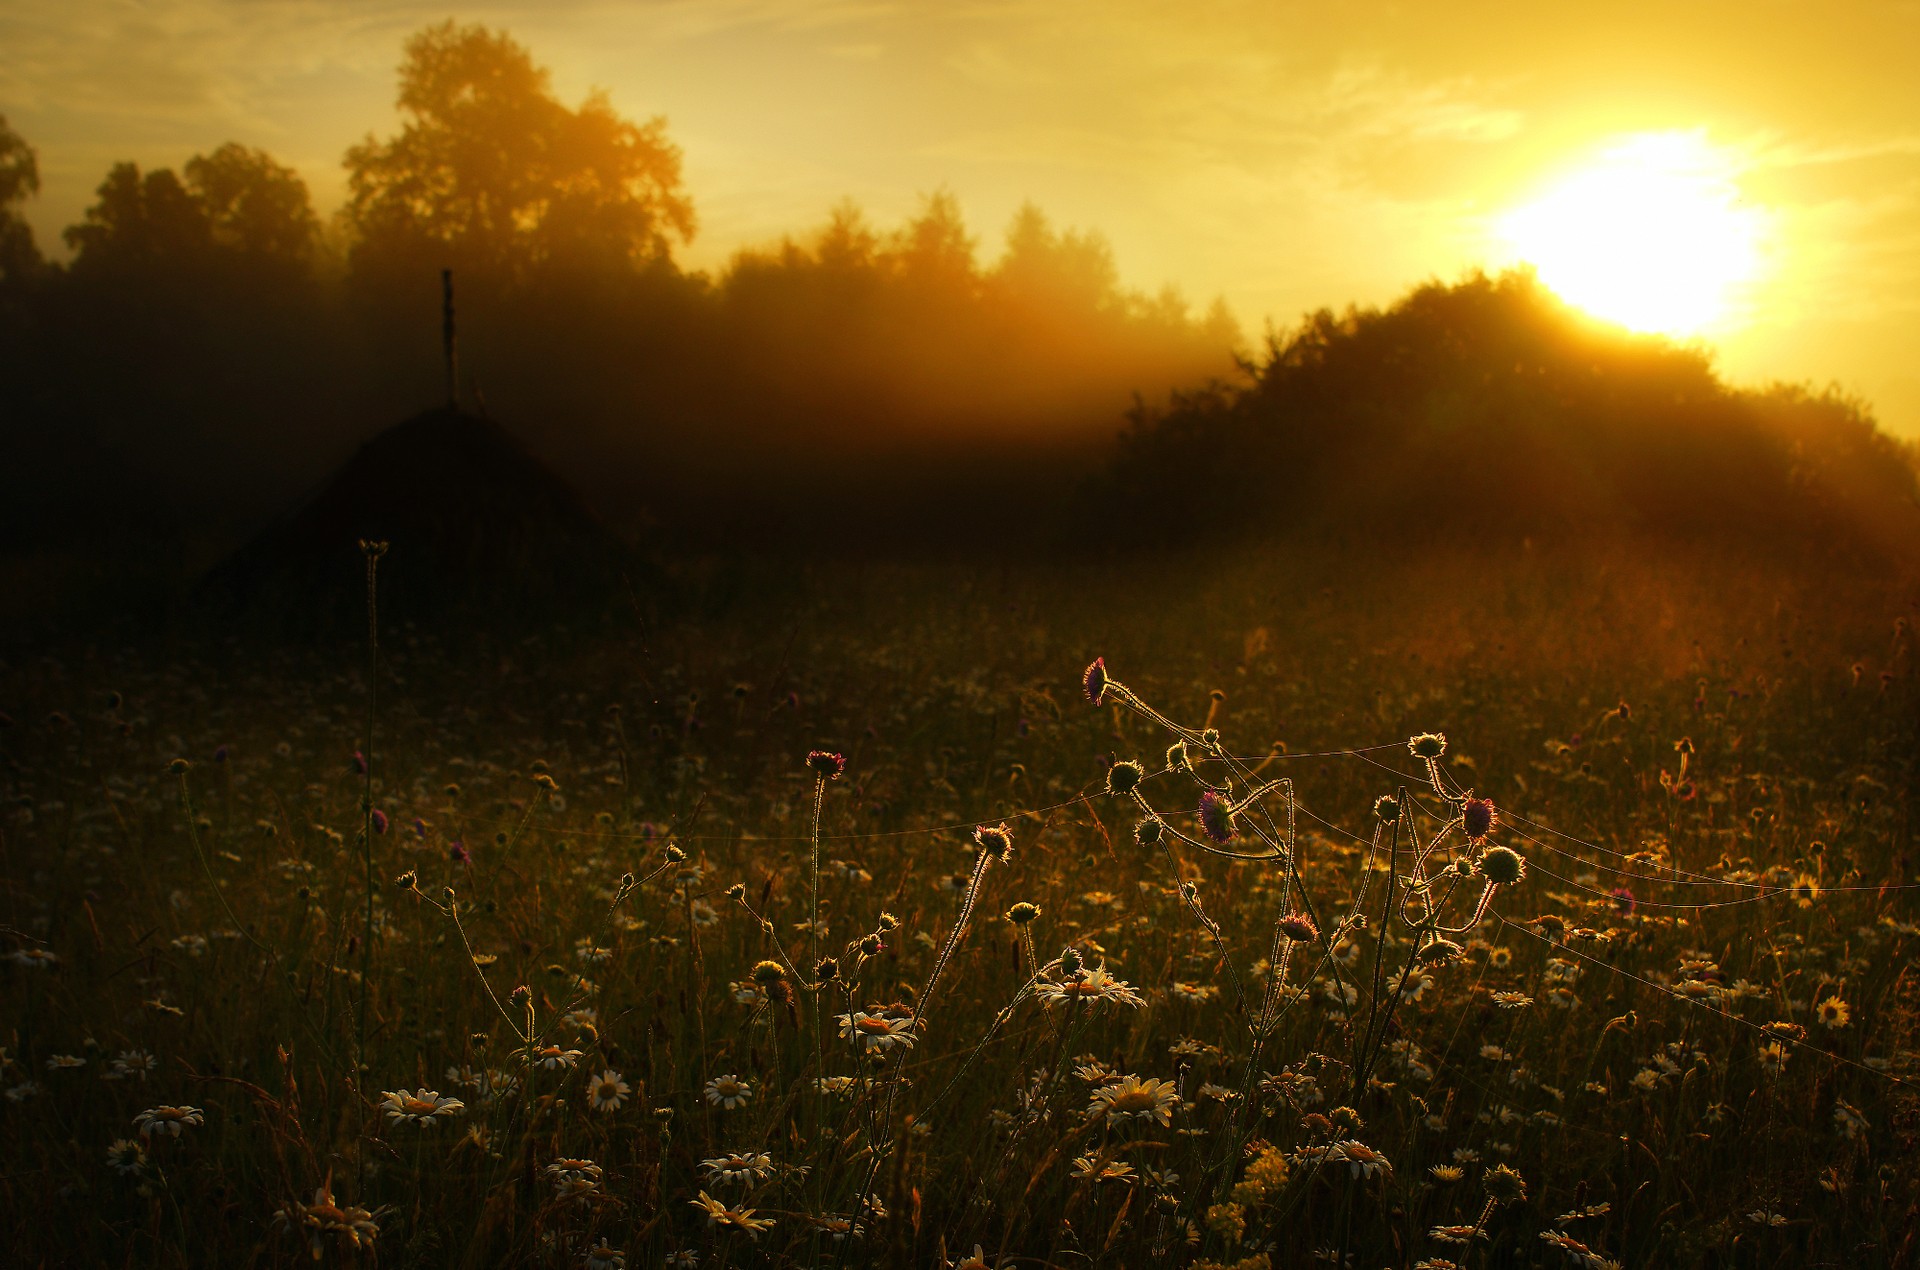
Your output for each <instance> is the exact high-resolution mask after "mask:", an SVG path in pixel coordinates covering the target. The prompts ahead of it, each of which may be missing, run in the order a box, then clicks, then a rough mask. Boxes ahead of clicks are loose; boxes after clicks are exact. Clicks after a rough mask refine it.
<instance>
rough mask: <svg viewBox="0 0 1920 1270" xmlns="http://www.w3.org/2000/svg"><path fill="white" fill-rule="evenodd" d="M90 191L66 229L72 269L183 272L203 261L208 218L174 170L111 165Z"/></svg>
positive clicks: (210, 236)
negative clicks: (90, 200)
mask: <svg viewBox="0 0 1920 1270" xmlns="http://www.w3.org/2000/svg"><path fill="white" fill-rule="evenodd" d="M95 193H96V194H97V195H98V200H97V201H96V202H95V203H94V204H93V206H91V207H89V208H88V209H87V213H86V219H85V220H84V221H82V222H81V223H80V224H78V225H69V226H68V227H67V229H66V233H65V237H66V240H67V245H68V246H69V247H71V248H73V250H74V253H75V254H74V261H73V268H74V271H75V273H77V274H87V273H96V272H102V271H113V272H124V271H130V270H141V269H153V268H156V267H159V268H170V269H175V270H185V269H187V268H189V267H191V266H192V265H195V264H202V263H204V262H205V260H206V257H207V255H208V254H209V252H210V250H211V248H212V247H213V225H212V222H211V221H210V220H209V219H208V217H207V211H206V208H205V207H203V206H202V205H201V203H200V200H199V199H197V198H195V197H194V196H193V193H192V191H190V190H188V189H187V187H186V186H185V185H184V184H183V183H182V182H181V180H180V178H179V176H177V175H176V174H175V173H174V171H173V169H171V168H157V169H155V170H154V171H152V172H149V173H147V174H146V175H145V176H142V175H141V174H140V168H139V166H138V165H137V164H133V163H116V164H114V166H113V170H112V171H110V172H108V173H107V179H106V180H104V181H102V182H101V183H100V188H99V189H98V190H97V191H95Z"/></svg>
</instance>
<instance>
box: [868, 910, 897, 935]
mask: <svg viewBox="0 0 1920 1270" xmlns="http://www.w3.org/2000/svg"><path fill="white" fill-rule="evenodd" d="M899 925H900V919H899V918H897V917H895V916H894V915H893V914H892V913H889V912H887V911H886V910H884V909H882V910H881V912H880V920H879V921H877V922H875V923H874V924H873V926H874V929H875V930H878V931H882V932H885V931H890V930H894V929H896V928H898V927H899Z"/></svg>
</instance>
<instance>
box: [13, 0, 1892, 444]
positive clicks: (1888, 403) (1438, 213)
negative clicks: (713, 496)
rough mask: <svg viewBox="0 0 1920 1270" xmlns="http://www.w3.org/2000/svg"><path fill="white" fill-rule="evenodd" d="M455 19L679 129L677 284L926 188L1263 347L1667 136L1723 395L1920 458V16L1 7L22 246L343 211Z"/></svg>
mask: <svg viewBox="0 0 1920 1270" xmlns="http://www.w3.org/2000/svg"><path fill="white" fill-rule="evenodd" d="M449 17H451V18H457V19H458V20H460V21H463V22H480V23H484V24H487V25H489V26H492V27H495V28H501V29H505V30H507V31H509V32H511V33H512V34H513V35H514V36H515V37H516V38H518V39H519V40H520V41H521V42H522V43H523V44H525V45H526V46H527V47H528V48H529V49H531V51H532V53H533V55H534V57H535V59H536V60H537V61H539V62H540V63H541V64H543V65H545V66H547V67H548V68H550V69H551V71H552V73H553V83H554V87H555V89H556V91H557V93H558V94H559V95H560V96H561V97H562V98H563V99H566V100H568V101H570V102H575V101H578V100H579V99H580V98H581V97H583V96H584V95H585V94H586V93H587V92H588V91H589V90H591V89H593V88H604V89H605V90H607V92H608V93H609V95H610V96H611V98H612V101H613V103H614V105H615V106H616V108H618V109H619V110H620V111H621V112H622V113H624V114H626V115H628V116H629V117H632V118H635V119H646V118H651V117H653V116H655V115H662V116H665V118H666V120H667V126H668V132H669V135H670V136H671V137H672V138H673V140H675V141H676V142H677V143H678V144H679V145H680V146H681V147H682V148H683V149H684V151H685V177H686V185H687V189H688V191H689V193H690V194H691V195H692V197H693V200H694V203H695V206H696V209H697V211H698V213H699V217H700V232H699V235H698V237H697V238H696V240H695V241H694V243H693V244H692V245H691V246H690V247H689V248H687V249H686V250H684V251H683V252H682V253H681V259H682V261H683V263H685V264H686V265H688V266H689V267H692V268H704V269H717V268H720V267H722V266H724V264H725V262H726V261H727V259H728V258H729V257H730V256H731V255H732V253H733V252H735V251H736V250H738V249H740V248H741V247H744V246H749V245H754V244H759V243H765V242H768V241H771V240H774V239H777V238H779V237H780V236H782V235H785V234H801V233H805V232H806V231H808V230H810V229H812V228H814V227H817V226H818V225H819V224H820V223H822V222H823V221H824V220H825V218H826V215H827V213H828V211H829V209H830V208H831V207H832V206H833V205H834V204H835V203H837V202H839V201H840V200H842V199H845V198H851V199H852V200H854V201H855V202H856V203H858V204H860V205H861V206H863V207H864V208H865V209H866V210H867V212H868V214H869V216H870V217H871V218H872V219H874V220H875V221H876V222H878V223H880V224H882V225H888V224H893V223H897V222H898V221H900V220H902V219H904V218H905V217H906V216H908V215H911V214H912V213H913V212H914V210H915V209H916V208H917V206H918V205H919V202H920V200H921V199H922V198H923V197H924V196H925V195H926V194H927V193H929V192H931V191H934V190H937V189H941V188H945V189H947V190H950V191H951V192H952V193H953V194H955V195H956V196H957V197H958V198H959V200H960V203H961V205H962V207H963V208H964V210H965V212H966V214H967V217H968V221H969V224H970V226H971V227H972V228H973V230H974V232H975V233H976V234H977V235H978V236H979V238H980V239H981V244H982V250H983V254H984V255H987V256H991V255H992V254H993V253H994V251H995V250H997V247H998V244H999V241H1000V238H1001V235H1002V233H1003V232H1004V229H1005V226H1006V225H1007V222H1008V221H1009V220H1010V219H1011V218H1012V216H1013V214H1014V212H1015V210H1016V209H1017V208H1018V207H1019V206H1020V205H1021V204H1022V203H1023V202H1026V201H1029V200H1030V201H1032V202H1034V203H1036V204H1038V205H1039V206H1040V207H1041V208H1043V209H1044V210H1045V211H1046V212H1047V213H1048V214H1049V215H1050V216H1051V217H1052V218H1053V219H1054V220H1055V221H1056V222H1058V223H1061V224H1065V225H1072V226H1077V227H1081V228H1087V229H1096V230H1099V231H1100V232H1102V233H1104V234H1105V235H1106V236H1107V238H1108V239H1109V240H1110V241H1111V243H1112V244H1113V248H1114V253H1115V256H1116V258H1117V261H1118V263H1119V267H1120V271H1121V275H1122V278H1123V280H1124V281H1125V282H1126V283H1127V284H1128V285H1130V286H1134V287H1138V288H1141V289H1145V290H1157V289H1159V288H1160V287H1161V286H1163V285H1166V284H1172V285H1174V286H1177V287H1178V288H1179V289H1180V290H1181V292H1182V293H1184V294H1185V295H1186V296H1187V297H1188V298H1189V299H1190V300H1192V301H1193V302H1194V303H1195V305H1196V306H1203V305H1205V304H1206V303H1208V302H1210V301H1211V300H1212V299H1213V298H1214V297H1215V296H1220V297H1224V298H1225V299H1226V301H1227V303H1228V304H1229V305H1230V306H1231V307H1232V309H1233V310H1234V312H1235V313H1236V314H1237V315H1238V316H1239V318H1240V320H1241V322H1242V324H1243V326H1244V327H1245V328H1246V330H1247V331H1248V333H1249V335H1250V336H1251V337H1252V338H1254V339H1256V340H1257V339H1258V338H1259V337H1260V336H1261V334H1262V333H1263V332H1264V331H1265V330H1267V329H1268V328H1270V327H1271V328H1272V329H1275V330H1277V331H1280V332H1282V333H1284V332H1285V331H1286V330H1287V329H1289V328H1290V327H1291V326H1292V325H1293V324H1294V323H1295V322H1297V321H1298V320H1299V318H1300V316H1301V315H1302V314H1303V313H1305V312H1308V311H1310V310H1313V309H1318V308H1321V307H1332V308H1335V309H1341V308H1344V307H1346V306H1347V305H1348V304H1352V303H1357V304H1383V303H1387V302H1390V301H1391V300H1393V299H1394V298H1395V297H1396V296H1398V295H1400V294H1402V293H1404V292H1405V291H1406V290H1407V289H1409V288H1410V287H1412V286H1414V285H1417V284H1418V283H1420V282H1423V281H1427V280H1431V279H1436V278H1437V279H1441V280H1450V279H1453V278H1457V277H1459V276H1461V275H1462V274H1463V273H1464V272H1466V271H1468V270H1470V269H1472V268H1475V267H1481V266H1484V267H1491V268H1498V267H1501V266H1504V265H1506V264H1509V263H1512V262H1513V261H1514V260H1516V259H1519V258H1522V257H1523V256H1524V254H1525V252H1526V250H1528V247H1527V246H1526V244H1524V243H1519V242H1517V241H1516V240H1515V237H1514V232H1513V230H1512V226H1513V225H1515V224H1517V223H1520V222H1518V221H1516V219H1515V217H1516V215H1517V214H1518V213H1519V212H1520V211H1521V210H1522V209H1526V208H1529V207H1557V206H1562V205H1563V204H1564V202H1565V198H1564V197H1563V198H1562V199H1561V202H1559V203H1556V202H1554V197H1555V191H1556V190H1559V191H1561V192H1562V194H1563V195H1564V192H1565V191H1566V190H1568V189H1575V190H1580V189H1586V188H1588V186H1583V185H1581V184H1580V182H1581V180H1582V179H1583V174H1585V175H1590V174H1591V173H1592V172H1594V171H1595V170H1605V169H1606V166H1607V164H1608V163H1609V162H1610V161H1611V160H1610V159H1609V156H1618V155H1620V154H1622V153H1632V152H1635V151H1634V146H1635V145H1636V144H1638V143H1639V142H1644V141H1645V139H1647V138H1648V137H1654V138H1664V139H1667V140H1673V139H1675V138H1677V139H1679V140H1680V141H1681V142H1683V143H1684V146H1683V148H1685V149H1687V152H1688V153H1690V154H1692V155H1693V156H1694V158H1695V159H1696V160H1697V161H1698V162H1697V166H1700V167H1701V169H1702V170H1701V171H1700V172H1699V173H1696V174H1695V177H1697V182H1696V183H1697V184H1701V187H1702V188H1709V187H1710V189H1709V194H1710V198H1711V199H1712V200H1717V201H1718V204H1719V205H1720V206H1722V207H1724V208H1725V209H1727V213H1728V214H1727V217H1726V218H1725V219H1724V221H1718V220H1714V219H1712V218H1711V217H1709V218H1708V219H1707V220H1705V221H1702V222H1701V223H1700V225H1698V226H1696V228H1697V229H1698V230H1699V232H1700V233H1701V234H1703V235H1704V236H1705V237H1704V241H1708V242H1711V241H1713V240H1715V238H1716V236H1718V237H1719V238H1722V239H1724V238H1725V237H1726V235H1727V234H1729V233H1732V232H1733V231H1734V229H1735V228H1738V229H1739V231H1740V233H1742V234H1744V235H1746V238H1743V239H1742V241H1743V242H1744V243H1746V245H1747V246H1749V247H1750V251H1748V252H1747V254H1746V258H1745V266H1746V267H1745V268H1744V270H1743V271H1742V272H1741V273H1740V275H1739V276H1738V277H1737V278H1733V279H1732V280H1731V281H1728V282H1727V283H1726V284H1725V286H1724V288H1723V289H1722V290H1721V291H1719V292H1716V295H1717V296H1718V302H1717V303H1716V304H1714V305H1713V306H1711V308H1712V311H1713V316H1712V317H1711V319H1710V320H1706V321H1705V322H1704V324H1703V325H1697V326H1696V327H1694V328H1692V329H1691V331H1690V333H1689V334H1687V336H1686V337H1687V338H1696V339H1702V340H1704V341H1706V342H1707V343H1708V344H1710V345H1711V347H1712V348H1713V349H1714V350H1715V355H1716V359H1717V363H1718V365H1719V366H1720V368H1721V369H1722V371H1723V373H1725V374H1726V375H1727V376H1728V377H1729V378H1730V379H1732V380H1733V381H1735V382H1737V383H1761V382H1766V381H1770V380H1776V379H1780V380H1788V381H1795V382H1802V381H1804V382H1808V383H1811V384H1812V385H1814V386H1815V387H1825V386H1827V385H1829V384H1832V385H1836V386H1838V387H1839V388H1841V389H1842V390H1844V391H1847V392H1849V393H1852V394H1855V395H1857V396H1859V397H1862V398H1864V399H1865V400H1866V401H1867V402H1869V403H1870V404H1871V405H1872V406H1873V407H1874V409H1875V411H1876V413H1877V414H1878V416H1879V417H1880V419H1881V421H1882V422H1883V423H1884V424H1885V425H1887V427H1888V428H1889V429H1890V430H1892V431H1894V432H1897V433H1900V434H1903V435H1907V436H1920V354H1916V350H1920V74H1917V73H1916V72H1915V69H1914V68H1915V66H1916V65H1917V64H1920V0H1908V2H1906V3H1867V2H1853V3H1849V2H1848V0H1824V2H1822V3H1813V2H1801V0H1741V2H1740V3H1686V2H1685V0H1664V2H1663V3H1657V4H1640V3H1632V2H1622V0H1610V2H1609V3H1607V4H1602V5H1577V6H1576V5H1571V4H1564V3H1551V2H1548V3H1542V2H1541V0H1533V2H1532V3H1528V4H1494V3H1484V2H1471V3H1426V4H1413V3H1376V2H1371V0H1369V2H1358V0H1355V2H1343V0H1320V2H1319V3H1314V4H1293V3H1287V2H1285V0H1264V2H1254V3H1240V2H1227V0H1216V2H1209V0H1185V2H1184V3H1154V2H1149V0H977V2H976V0H945V2H942V3H882V2H878V0H541V2H540V3H532V2H523V3H498V2H496V3H476V4H467V5H464V6H461V7H459V8H454V9H449V8H446V7H444V6H442V5H439V4H427V3H417V2H416V0H85V3H74V0H8V3H7V4H6V5H5V6H0V48H4V49H6V51H7V52H6V56H5V57H4V58H0V114H4V115H5V116H6V118H7V119H8V121H9V123H10V124H11V125H12V126H13V128H14V129H15V130H16V131H18V132H20V133H21V134H22V135H24V136H25V137H26V138H27V140H28V141H29V142H30V143H32V144H33V145H34V146H35V147H36V149H37V150H38V151H39V155H40V162H41V171H42V179H43V188H42V191H41V194H40V196H39V198H38V199H37V200H35V201H34V202H33V203H32V204H30V205H29V206H28V208H27V209H26V211H27V215H28V219H29V221H30V222H31V223H32V224H33V226H34V228H35V231H36V234H37V235H38V237H39V240H40V242H41V244H42V247H43V248H44V249H49V250H52V251H56V252H57V249H58V247H59V233H60V230H61V228H62V227H63V226H65V225H68V224H71V223H72V222H74V221H75V220H78V219H79V217H80V215H81V213H82V212H83V210H84V208H85V207H86V205H87V203H88V202H89V201H91V194H92V190H93V188H94V187H95V186H97V185H98V184H99V182H100V180H101V178H102V177H103V176H104V175H105V173H106V171H107V169H108V167H109V166H110V165H111V164H113V163H114V162H117V161H121V160H133V161H135V162H138V163H140V164H141V165H142V166H143V167H151V166H177V165H178V164H180V163H182V162H184V161H185V160H186V159H187V158H188V157H190V156H191V155H193V154H195V153H200V152H205V151H209V150H212V149H213V148H214V147H216V146H218V145H220V144H221V143H223V142H226V141H229V140H233V141H240V142H242V143H245V144H248V145H253V146H259V147H262V148H264V149H266V150H268V151H269V152H271V153H272V154H273V155H274V156H275V157H276V158H278V159H280V160H281V161H282V162H284V163H288V164H290V165H292V166H293V167H295V168H296V169H297V170H298V171H299V172H300V173H301V174H302V175H303V176H304V177H305V178H306V180H307V181H308V183H309V184H310V186H311V187H312V190H313V193H314V198H315V202H316V205H317V206H318V207H319V209H320V210H321V211H322V212H323V213H325V212H328V211H330V210H332V209H333V208H335V207H337V206H338V205H339V203H340V201H341V199H342V196H343V194H344V187H345V182H344V177H343V174H342V171H341V167H340V159H341V156H342V155H343V153H344V152H345V150H346V148H347V147H348V146H349V145H351V144H353V143H355V142H357V141H359V140H361V139H363V138H364V137H366V136H367V135H368V134H370V133H372V134H377V135H382V136H384V135H388V134H390V133H391V132H392V131H394V130H395V128H396V125H397V116H396V114H395V111H394V109H393V95H394V86H395V79H394V73H395V68H396V66H397V65H398V62H399V58H400V47H401V44H402V42H403V41H404V40H405V38H406V37H407V36H408V35H409V34H410V33H412V32H413V31H415V30H417V29H419V28H420V27H422V26H424V25H427V24H429V23H433V22H438V21H442V20H444V19H446V18H449ZM1636 139H1638V140H1636ZM1596 165H1597V168H1596ZM1695 177H1690V178H1689V179H1690V180H1691V179H1695ZM1656 210H1658V209H1656ZM1678 219H1683V218H1674V217H1669V216H1667V215H1666V214H1665V212H1664V211H1659V214H1657V215H1654V216H1653V217H1651V218H1650V221H1649V223H1648V224H1646V225H1642V226H1641V227H1640V228H1638V229H1636V230H1635V231H1634V232H1637V233H1643V234H1648V235H1653V236H1656V237H1657V236H1659V235H1661V234H1662V233H1663V229H1662V226H1664V225H1668V224H1670V223H1675V222H1676V221H1677V220H1678ZM1723 224H1724V226H1725V231H1724V232H1723V231H1722V229H1721V226H1722V225H1723ZM1562 228H1563V229H1564V228H1565V226H1562ZM1605 229H1606V226H1605V225H1601V226H1600V227H1599V229H1598V230H1591V231H1590V230H1589V229H1587V228H1586V227H1584V226H1583V227H1581V229H1580V233H1579V234H1576V235H1575V236H1574V237H1575V238H1576V239H1577V240H1578V241H1580V242H1586V241H1588V240H1589V238H1590V237H1591V233H1593V232H1602V231H1604V230H1605ZM1566 238H1567V235H1566V234H1564V233H1563V234H1562V235H1561V236H1560V239H1559V241H1561V242H1563V244H1564V241H1565V240H1566ZM1748 240H1750V241H1748ZM1699 241H1702V240H1701V239H1682V238H1678V237H1674V238H1672V239H1671V240H1670V241H1667V242H1664V243H1655V244H1651V245H1650V248H1651V249H1650V250H1649V251H1648V252H1646V253H1643V254H1642V258H1643V259H1644V260H1654V261H1657V262H1660V263H1659V268H1661V269H1667V268H1668V267H1669V265H1670V264H1672V263H1679V264H1684V263H1685V262H1686V261H1688V260H1690V259H1699V258H1703V253H1702V252H1701V251H1700V250H1699V249H1698V247H1697V246H1696V244H1697V243H1698V242H1699ZM1561 249H1562V250H1566V249H1567V248H1565V247H1564V245H1563V247H1562V248H1561ZM1536 263H1541V264H1543V265H1544V264H1545V263H1547V262H1545V261H1538V262H1536ZM1585 263H1586V264H1588V265H1589V266H1591V265H1593V263H1594V261H1593V260H1591V259H1589V260H1586V261H1585ZM1599 263H1600V268H1599V272H1601V273H1608V272H1612V273H1614V274H1615V275H1616V276H1617V275H1618V273H1619V271H1618V270H1610V269H1609V266H1608V261H1607V259H1604V258H1603V259H1601V260H1600V262H1599ZM1589 272H1593V270H1592V269H1591V268H1590V269H1589ZM1542 273H1543V277H1546V276H1548V270H1546V269H1545V268H1543V270H1542ZM1549 280H1550V281H1551V280H1552V279H1551V278H1549Z"/></svg>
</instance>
